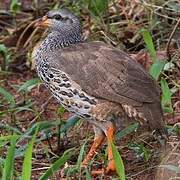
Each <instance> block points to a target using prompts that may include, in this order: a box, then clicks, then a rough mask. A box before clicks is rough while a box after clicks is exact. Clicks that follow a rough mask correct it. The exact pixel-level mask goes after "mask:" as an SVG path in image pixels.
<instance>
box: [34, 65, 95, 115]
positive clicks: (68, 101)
mask: <svg viewBox="0 0 180 180" xmlns="http://www.w3.org/2000/svg"><path fill="white" fill-rule="evenodd" d="M37 71H38V75H39V77H40V78H41V80H42V81H43V82H44V83H45V85H46V87H47V88H48V89H50V91H51V93H52V94H53V96H54V97H55V98H56V99H57V100H58V102H60V103H61V104H62V106H64V107H65V108H66V109H67V110H68V111H72V112H75V113H76V114H78V115H80V116H82V117H84V118H92V115H91V113H90V112H91V109H92V108H93V107H95V105H96V104H97V100H96V99H95V98H93V97H91V96H89V95H87V94H86V93H85V92H83V91H82V90H81V88H80V86H79V85H78V84H77V83H75V82H74V81H72V80H71V78H70V77H68V75H67V74H66V73H64V72H62V71H60V70H58V69H55V68H52V67H50V66H49V65H48V64H47V63H45V62H42V63H40V64H39V65H38V66H37Z"/></svg>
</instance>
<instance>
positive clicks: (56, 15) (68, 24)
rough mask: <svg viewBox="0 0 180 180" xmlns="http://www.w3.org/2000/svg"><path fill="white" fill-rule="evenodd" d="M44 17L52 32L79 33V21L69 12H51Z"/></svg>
mask: <svg viewBox="0 0 180 180" xmlns="http://www.w3.org/2000/svg"><path fill="white" fill-rule="evenodd" d="M46 15H47V18H48V22H49V24H50V29H51V30H52V31H59V32H63V33H66V32H67V31H73V32H76V33H81V26H80V22H79V19H78V18H77V17H76V16H75V15H74V14H73V13H72V12H70V11H69V10H67V9H58V10H51V11H49V12H48V13H47V14H46Z"/></svg>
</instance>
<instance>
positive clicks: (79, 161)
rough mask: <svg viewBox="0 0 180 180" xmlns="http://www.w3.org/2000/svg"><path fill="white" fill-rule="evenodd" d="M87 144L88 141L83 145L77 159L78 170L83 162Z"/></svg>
mask: <svg viewBox="0 0 180 180" xmlns="http://www.w3.org/2000/svg"><path fill="white" fill-rule="evenodd" d="M85 145H86V142H85V143H84V144H83V145H82V147H81V150H80V153H79V156H78V160H77V168H78V170H80V166H81V162H82V160H83V155H84V149H85Z"/></svg>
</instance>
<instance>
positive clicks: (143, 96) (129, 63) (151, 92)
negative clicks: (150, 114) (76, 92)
mask: <svg viewBox="0 0 180 180" xmlns="http://www.w3.org/2000/svg"><path fill="white" fill-rule="evenodd" d="M48 61H49V63H50V64H51V66H52V67H54V68H57V69H60V70H62V71H64V72H66V73H67V74H68V75H69V76H70V77H71V78H72V80H74V81H75V82H76V83H77V84H79V85H80V86H81V88H82V89H83V90H84V91H85V92H86V93H88V94H89V95H92V96H95V97H98V98H101V99H107V100H109V101H112V102H116V103H123V104H130V105H136V106H138V105H139V106H140V105H141V104H142V103H143V102H149V103H151V102H157V101H159V91H158V88H157V85H156V84H155V82H154V81H153V80H152V78H151V77H150V75H149V74H148V73H147V72H146V71H145V70H144V69H143V68H142V67H141V66H140V65H139V64H138V63H137V62H136V61H135V60H133V59H132V58H130V57H129V56H128V55H127V54H125V53H123V52H122V51H120V50H118V49H116V48H112V47H109V46H107V45H106V44H104V43H102V42H91V43H80V44H76V45H74V46H71V47H67V48H64V49H63V50H59V51H58V52H56V54H53V55H52V54H49V58H48Z"/></svg>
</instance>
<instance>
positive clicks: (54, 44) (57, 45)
mask: <svg viewBox="0 0 180 180" xmlns="http://www.w3.org/2000/svg"><path fill="white" fill-rule="evenodd" d="M81 40H82V38H81V34H77V33H69V34H68V33H61V32H57V31H54V32H51V33H50V34H48V36H47V37H46V38H45V39H44V40H43V41H42V42H41V43H40V46H39V47H38V49H37V50H36V56H41V55H42V54H44V53H50V52H54V51H57V50H58V49H62V48H64V47H67V46H70V45H72V44H76V43H79V42H80V41H81Z"/></svg>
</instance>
